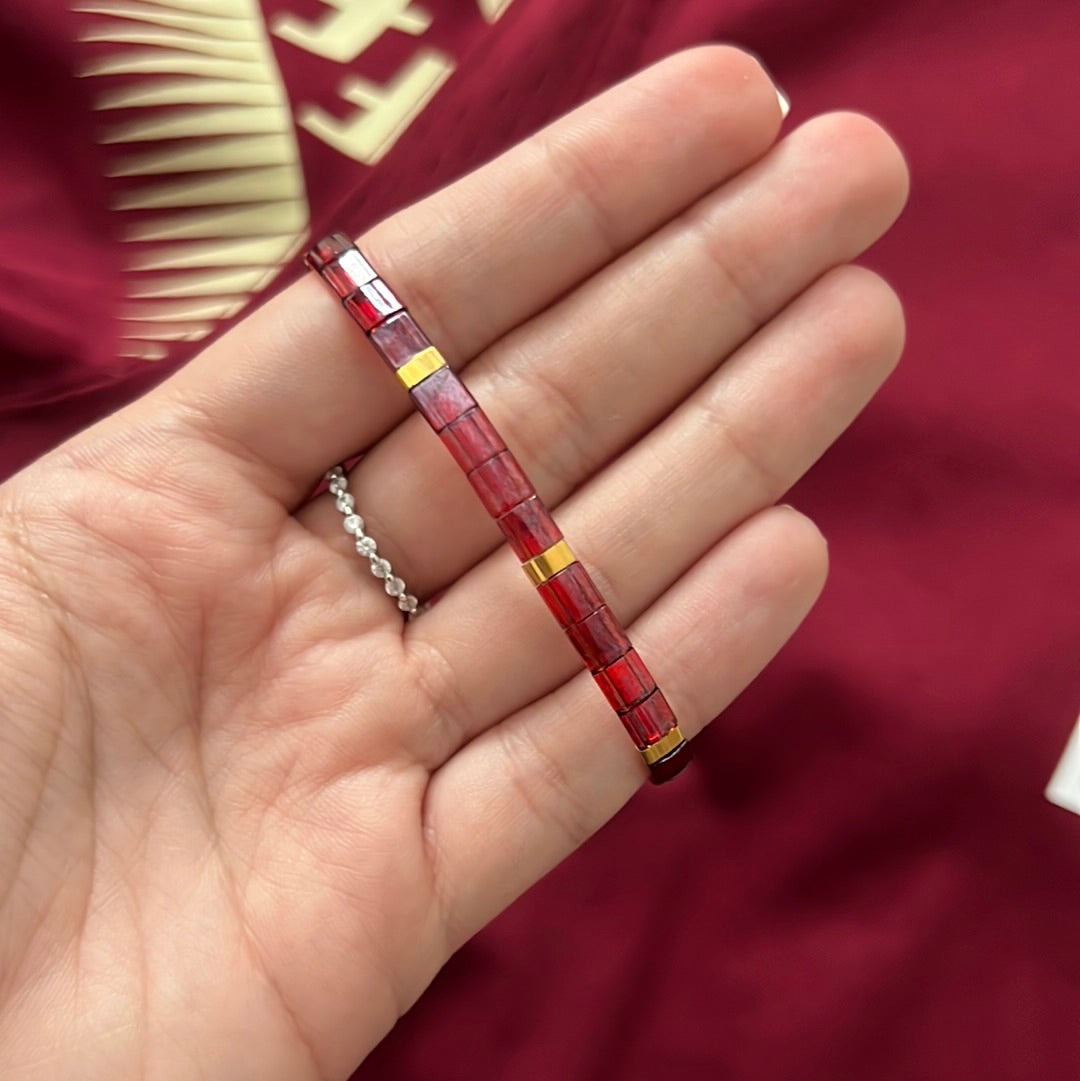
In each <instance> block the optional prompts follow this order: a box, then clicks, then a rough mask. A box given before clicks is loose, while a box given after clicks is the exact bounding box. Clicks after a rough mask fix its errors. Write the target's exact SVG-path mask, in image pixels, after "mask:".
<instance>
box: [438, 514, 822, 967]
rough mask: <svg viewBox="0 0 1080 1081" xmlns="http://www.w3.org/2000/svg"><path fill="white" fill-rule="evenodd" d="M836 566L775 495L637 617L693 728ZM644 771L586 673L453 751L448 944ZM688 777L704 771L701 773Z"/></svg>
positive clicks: (442, 848)
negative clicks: (776, 504) (775, 502)
mask: <svg viewBox="0 0 1080 1081" xmlns="http://www.w3.org/2000/svg"><path fill="white" fill-rule="evenodd" d="M825 567H826V552H825V545H824V542H823V541H822V539H821V535H820V534H819V533H818V532H817V530H816V529H815V528H814V526H813V525H812V524H811V523H810V522H809V521H808V520H807V519H805V518H803V517H802V516H801V515H799V514H797V513H796V512H795V511H793V510H791V509H789V508H773V509H771V510H767V511H764V512H762V513H761V514H759V515H757V516H756V517H754V518H752V519H751V520H750V521H749V522H747V523H746V524H745V525H743V526H742V527H740V529H738V530H737V531H736V532H734V533H733V534H731V535H730V536H729V537H728V538H726V539H725V540H724V541H722V542H721V543H720V544H719V545H718V546H717V547H715V548H714V549H713V550H712V551H710V552H709V553H708V554H707V555H706V556H705V557H704V558H703V559H702V560H701V562H700V563H699V564H698V565H696V566H695V567H693V568H692V569H691V570H690V571H689V572H688V573H687V574H686V575H684V576H683V577H682V578H681V579H680V580H679V581H678V582H677V583H676V584H675V585H674V586H673V587H672V589H671V590H670V591H668V592H667V593H665V594H664V595H663V596H662V597H661V598H660V599H659V600H658V602H657V603H656V604H655V605H654V606H653V607H652V608H651V609H650V610H649V611H648V612H647V614H646V615H645V616H644V617H643V618H642V619H641V620H639V621H638V622H637V623H635V624H634V625H633V627H632V628H631V633H632V634H633V636H634V638H635V640H636V641H638V642H639V643H640V644H641V646H642V648H643V649H644V650H645V651H646V652H647V653H648V654H649V655H650V656H654V657H655V658H656V661H655V675H656V677H657V679H658V681H660V682H661V683H662V685H663V686H665V687H667V688H669V691H668V692H667V693H668V697H669V698H670V700H671V703H672V706H673V708H674V709H675V711H676V713H677V715H678V716H679V718H680V724H681V727H682V729H683V731H684V732H685V734H686V735H687V736H693V735H694V734H696V733H697V732H699V731H700V730H701V728H702V727H704V726H705V725H706V724H707V723H708V722H709V721H710V720H711V719H712V718H713V717H715V716H716V715H717V714H718V713H719V712H720V711H722V710H723V709H724V708H725V707H726V706H727V705H728V704H729V703H730V702H731V700H732V699H733V698H734V697H735V696H736V695H737V694H738V693H739V692H740V691H741V690H742V689H743V688H744V687H745V686H746V685H747V683H749V682H750V680H751V679H753V678H754V676H755V675H756V674H757V673H758V672H759V671H760V670H761V669H762V668H763V667H764V665H765V664H766V663H767V662H768V661H769V660H770V659H771V658H772V656H773V655H774V654H775V653H776V652H777V650H778V649H779V648H780V646H781V645H782V644H783V643H784V642H785V641H786V640H787V638H788V637H789V636H790V635H791V633H792V632H793V631H794V630H795V628H796V627H797V626H798V624H799V622H800V621H801V620H802V618H803V616H804V615H805V614H806V612H807V611H808V610H809V609H810V607H811V605H812V604H813V602H814V600H815V599H816V598H817V596H818V594H819V592H820V590H821V586H822V584H823V583H824V579H825ZM691 768H693V767H691ZM645 772H646V771H645V768H644V766H643V765H642V763H641V760H640V757H639V756H638V755H637V753H636V752H635V751H634V750H633V749H632V747H631V746H630V742H629V740H627V738H626V735H625V733H623V731H622V729H621V726H620V725H619V723H618V722H617V721H616V720H615V718H614V717H613V716H612V714H611V712H610V710H609V709H608V707H607V704H606V703H605V702H604V700H603V698H601V696H600V695H599V693H598V692H597V690H596V688H595V687H594V686H593V685H592V683H591V681H590V680H589V678H588V676H587V675H585V674H584V673H582V674H581V675H580V676H578V677H577V678H576V679H574V680H572V681H571V682H570V683H568V684H566V685H564V686H563V687H562V688H560V689H559V690H558V691H557V692H555V693H553V694H552V695H550V696H549V697H547V698H545V699H543V700H542V701H540V702H537V703H536V704H535V705H533V706H530V707H528V708H526V709H525V710H523V711H522V712H520V713H518V714H516V715H515V716H513V717H511V718H509V719H508V720H506V721H504V722H503V723H502V724H499V725H497V726H495V727H494V728H492V729H490V730H488V731H487V732H485V733H483V735H481V736H479V737H478V738H477V739H476V740H474V741H473V742H472V743H470V744H469V745H468V746H467V747H465V748H463V749H462V750H461V751H460V752H459V753H458V754H457V755H455V756H454V757H453V758H452V759H451V760H450V761H449V762H447V764H446V765H445V766H444V767H443V768H442V769H441V770H439V771H438V772H437V773H436V774H435V775H434V776H433V778H432V780H431V783H430V785H429V788H428V791H427V794H426V797H425V807H426V811H427V814H426V820H425V823H424V829H425V835H426V836H427V837H428V838H429V839H430V850H431V851H432V852H434V853H436V858H437V864H436V867H435V873H436V874H437V875H438V879H439V888H438V895H439V896H440V898H441V899H442V902H443V905H444V909H443V911H444V918H445V920H446V925H447V927H448V934H449V938H450V943H449V946H450V949H454V948H456V947H457V945H459V944H460V943H461V942H462V941H464V940H465V939H466V938H468V937H469V936H470V935H471V934H473V933H475V931H476V930H477V929H478V928H480V927H482V926H483V925H484V924H485V923H486V922H487V921H488V920H490V919H491V918H492V917H493V916H495V915H496V914H497V913H498V912H500V911H501V910H502V909H503V908H505V907H506V905H508V904H509V903H510V902H511V901H512V900H513V899H514V898H515V897H517V896H518V895H519V894H520V893H521V892H522V891H523V890H525V889H527V888H528V887H529V886H530V885H532V883H534V882H535V881H536V880H537V879H538V878H540V877H541V876H542V875H544V874H545V873H546V872H547V871H549V870H550V869H551V868H552V867H554V866H555V865H556V864H557V863H558V862H559V861H560V860H562V859H565V858H566V856H568V855H569V854H570V853H571V852H572V851H573V850H574V849H575V848H576V847H577V846H578V845H580V844H581V843H582V842H583V841H584V840H586V838H588V837H590V836H591V835H592V834H593V833H595V832H596V830H597V829H599V828H600V826H601V825H603V823H604V822H606V821H607V820H608V819H609V818H610V817H611V816H612V815H613V814H614V813H615V812H616V811H617V810H618V809H619V807H621V806H622V804H623V803H624V802H625V801H626V800H627V799H628V798H629V797H630V795H631V794H632V793H633V792H634V790H635V789H636V788H637V787H638V786H639V785H640V784H641V782H642V781H643V780H644V776H645ZM677 783H683V784H693V780H692V774H688V775H687V776H686V777H685V778H684V779H680V782H677ZM675 828H677V827H675Z"/></svg>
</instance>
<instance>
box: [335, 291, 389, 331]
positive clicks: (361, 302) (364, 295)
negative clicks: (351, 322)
mask: <svg viewBox="0 0 1080 1081" xmlns="http://www.w3.org/2000/svg"><path fill="white" fill-rule="evenodd" d="M345 307H346V308H347V309H348V311H349V314H350V315H351V316H352V317H353V318H354V319H355V320H356V321H357V322H358V323H359V324H360V325H361V326H362V327H363V328H364V330H368V331H370V330H373V329H374V328H375V327H377V326H378V325H379V324H380V323H381V322H382V321H383V320H384V319H386V317H387V316H389V315H393V314H394V312H399V311H401V307H402V305H401V301H400V300H398V298H397V297H396V296H394V294H393V293H391V292H390V286H388V285H387V284H386V282H384V281H383V280H382V278H376V279H375V280H374V281H370V282H368V283H367V284H366V285H361V286H360V288H359V289H357V291H356V292H355V293H353V295H352V296H351V297H347V298H346V300H345Z"/></svg>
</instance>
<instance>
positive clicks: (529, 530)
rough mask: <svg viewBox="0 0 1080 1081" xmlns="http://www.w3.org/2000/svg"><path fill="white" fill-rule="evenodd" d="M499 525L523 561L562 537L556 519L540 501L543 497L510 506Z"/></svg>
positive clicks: (515, 553) (530, 498) (511, 548)
mask: <svg viewBox="0 0 1080 1081" xmlns="http://www.w3.org/2000/svg"><path fill="white" fill-rule="evenodd" d="M499 528H500V529H501V530H502V531H503V536H505V537H506V540H507V543H508V544H509V545H510V550H511V551H512V552H513V553H514V555H516V556H517V557H518V559H520V560H521V561H522V562H524V561H525V560H526V559H532V557H533V556H538V555H539V554H540V553H541V552H544V551H546V550H547V549H548V548H550V547H551V546H552V545H553V544H554V543H555V542H556V541H557V540H561V539H562V533H561V532H560V531H559V527H558V526H557V525H556V524H555V519H554V518H552V517H551V514H550V513H549V511H548V509H547V507H545V506H544V504H543V503H541V502H540V497H539V496H535V495H534V496H530V497H529V498H528V499H526V500H525V501H524V502H522V503H519V504H518V505H517V506H516V507H511V508H510V510H508V511H507V512H506V513H505V514H504V515H503V516H502V517H501V518H500V519H499Z"/></svg>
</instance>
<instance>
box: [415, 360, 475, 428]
mask: <svg viewBox="0 0 1080 1081" xmlns="http://www.w3.org/2000/svg"><path fill="white" fill-rule="evenodd" d="M409 394H411V395H412V400H413V404H414V405H415V406H416V408H417V409H419V410H420V413H421V414H422V415H423V417H424V419H425V420H426V421H427V422H428V424H430V425H431V426H432V428H434V429H435V431H437V432H441V431H442V430H443V428H445V427H446V426H447V425H448V424H451V423H452V422H453V421H455V420H457V419H458V417H460V416H462V415H463V414H464V413H467V412H468V411H469V410H470V409H475V408H476V399H475V398H474V397H473V396H472V395H471V394H470V393H469V392H468V391H467V390H466V389H465V384H464V383H462V381H461V380H460V379H458V377H457V376H456V375H454V373H453V372H452V371H451V370H450V369H449V368H440V369H439V370H438V371H437V372H435V373H434V374H433V375H429V376H428V377H427V379H425V380H424V381H423V382H422V383H417V384H416V386H415V387H413V388H412V390H410V391H409Z"/></svg>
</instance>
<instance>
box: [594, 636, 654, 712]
mask: <svg viewBox="0 0 1080 1081" xmlns="http://www.w3.org/2000/svg"><path fill="white" fill-rule="evenodd" d="M593 679H595V680H596V684H597V686H598V687H599V688H600V690H601V691H603V692H604V697H605V698H606V699H607V700H608V702H610V703H611V708H612V709H613V710H615V712H616V713H622V712H625V711H626V710H628V709H630V707H631V706H636V705H637V704H638V703H639V702H640V701H641V700H642V699H644V698H647V697H648V696H649V695H650V694H652V692H653V691H655V690H656V683H655V682H654V681H653V678H652V675H651V674H650V673H649V670H648V668H646V667H645V662H644V661H642V659H641V658H640V657H639V656H638V654H637V650H634V649H628V650H627V651H626V653H624V654H623V656H621V657H620V658H619V659H618V660H617V661H614V662H612V663H611V664H609V665H608V666H607V667H606V668H601V669H600V670H599V671H597V672H594V673H593Z"/></svg>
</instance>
